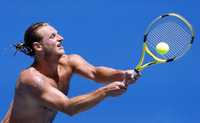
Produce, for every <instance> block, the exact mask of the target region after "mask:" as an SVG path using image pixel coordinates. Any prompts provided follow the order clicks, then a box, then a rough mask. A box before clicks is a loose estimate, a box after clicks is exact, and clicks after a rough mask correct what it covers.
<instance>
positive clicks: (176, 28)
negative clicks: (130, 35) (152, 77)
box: [146, 19, 192, 59]
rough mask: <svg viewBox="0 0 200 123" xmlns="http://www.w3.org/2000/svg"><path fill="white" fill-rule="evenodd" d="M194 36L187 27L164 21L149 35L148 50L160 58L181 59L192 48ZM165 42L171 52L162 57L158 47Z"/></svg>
mask: <svg viewBox="0 0 200 123" xmlns="http://www.w3.org/2000/svg"><path fill="white" fill-rule="evenodd" d="M191 38H192V35H191V33H190V31H189V30H188V28H187V27H186V25H184V24H183V23H182V22H178V21H174V20H170V19H168V20H163V21H160V22H159V23H157V24H155V25H154V26H153V27H152V28H151V29H150V31H149V32H148V35H147V41H146V42H147V45H148V48H149V49H150V50H151V51H152V52H153V54H155V55H156V56H158V57H161V58H164V59H170V58H174V57H181V56H182V55H183V54H184V53H185V52H186V51H187V50H188V49H189V46H190V41H191ZM159 42H165V43H167V44H168V45H169V49H170V50H169V52H168V53H167V54H164V55H161V54H158V53H157V52H156V50H155V49H156V45H157V44H158V43H159Z"/></svg>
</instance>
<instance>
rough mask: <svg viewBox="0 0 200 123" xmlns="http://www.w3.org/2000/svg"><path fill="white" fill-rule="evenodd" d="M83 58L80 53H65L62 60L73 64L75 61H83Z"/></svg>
mask: <svg viewBox="0 0 200 123" xmlns="http://www.w3.org/2000/svg"><path fill="white" fill-rule="evenodd" d="M82 60H83V58H82V57H81V56H80V55H78V54H70V55H63V56H62V58H61V61H65V63H66V62H67V63H69V64H71V65H73V64H74V63H77V62H80V61H82Z"/></svg>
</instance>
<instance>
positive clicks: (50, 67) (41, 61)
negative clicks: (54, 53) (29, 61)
mask: <svg viewBox="0 0 200 123" xmlns="http://www.w3.org/2000/svg"><path fill="white" fill-rule="evenodd" d="M58 61H59V58H51V57H49V58H42V57H36V58H35V60H34V63H33V65H32V66H33V67H34V68H36V69H37V70H38V71H39V72H41V73H42V74H44V75H46V76H48V77H54V76H55V75H57V73H58V72H57V67H58Z"/></svg>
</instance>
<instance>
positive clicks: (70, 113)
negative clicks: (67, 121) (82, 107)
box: [65, 110, 78, 117]
mask: <svg viewBox="0 0 200 123" xmlns="http://www.w3.org/2000/svg"><path fill="white" fill-rule="evenodd" d="M65 114H67V115H68V116H70V117H73V116H75V115H76V114H78V112H75V111H72V110H71V111H70V110H69V111H65Z"/></svg>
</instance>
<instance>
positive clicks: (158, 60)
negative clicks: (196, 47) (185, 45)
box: [135, 13, 195, 72]
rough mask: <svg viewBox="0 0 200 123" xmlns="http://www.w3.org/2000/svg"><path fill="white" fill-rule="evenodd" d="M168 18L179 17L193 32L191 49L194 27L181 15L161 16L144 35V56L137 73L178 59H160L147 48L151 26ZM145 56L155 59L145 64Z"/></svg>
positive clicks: (192, 32) (141, 58) (137, 67)
mask: <svg viewBox="0 0 200 123" xmlns="http://www.w3.org/2000/svg"><path fill="white" fill-rule="evenodd" d="M166 16H174V17H177V18H178V19H179V20H181V21H182V22H183V23H184V24H186V26H187V27H188V29H189V30H190V31H191V35H192V37H191V42H190V47H191V46H192V43H193V41H194V35H195V33H194V30H193V28H192V25H191V24H190V23H189V22H188V21H187V20H186V19H185V18H184V17H182V16H181V15H179V14H176V13H168V14H164V15H161V16H158V17H157V18H155V19H154V20H153V21H152V22H151V23H150V24H149V26H148V27H147V29H146V31H145V33H144V43H143V50H142V54H141V57H140V60H139V63H138V64H137V66H136V67H135V71H138V72H139V71H141V70H143V69H145V68H147V67H149V66H151V65H153V64H161V63H167V62H171V61H174V60H175V59H176V57H174V58H171V59H161V58H158V57H157V56H155V55H154V54H153V53H152V52H151V51H150V50H149V48H148V46H147V43H146V41H147V40H146V39H147V35H148V33H149V31H150V28H151V26H152V25H153V24H154V23H155V22H157V21H158V20H160V19H161V18H164V17H166ZM145 54H148V55H149V56H151V57H152V58H153V60H152V61H150V62H148V63H145V64H143V62H144V59H145Z"/></svg>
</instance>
